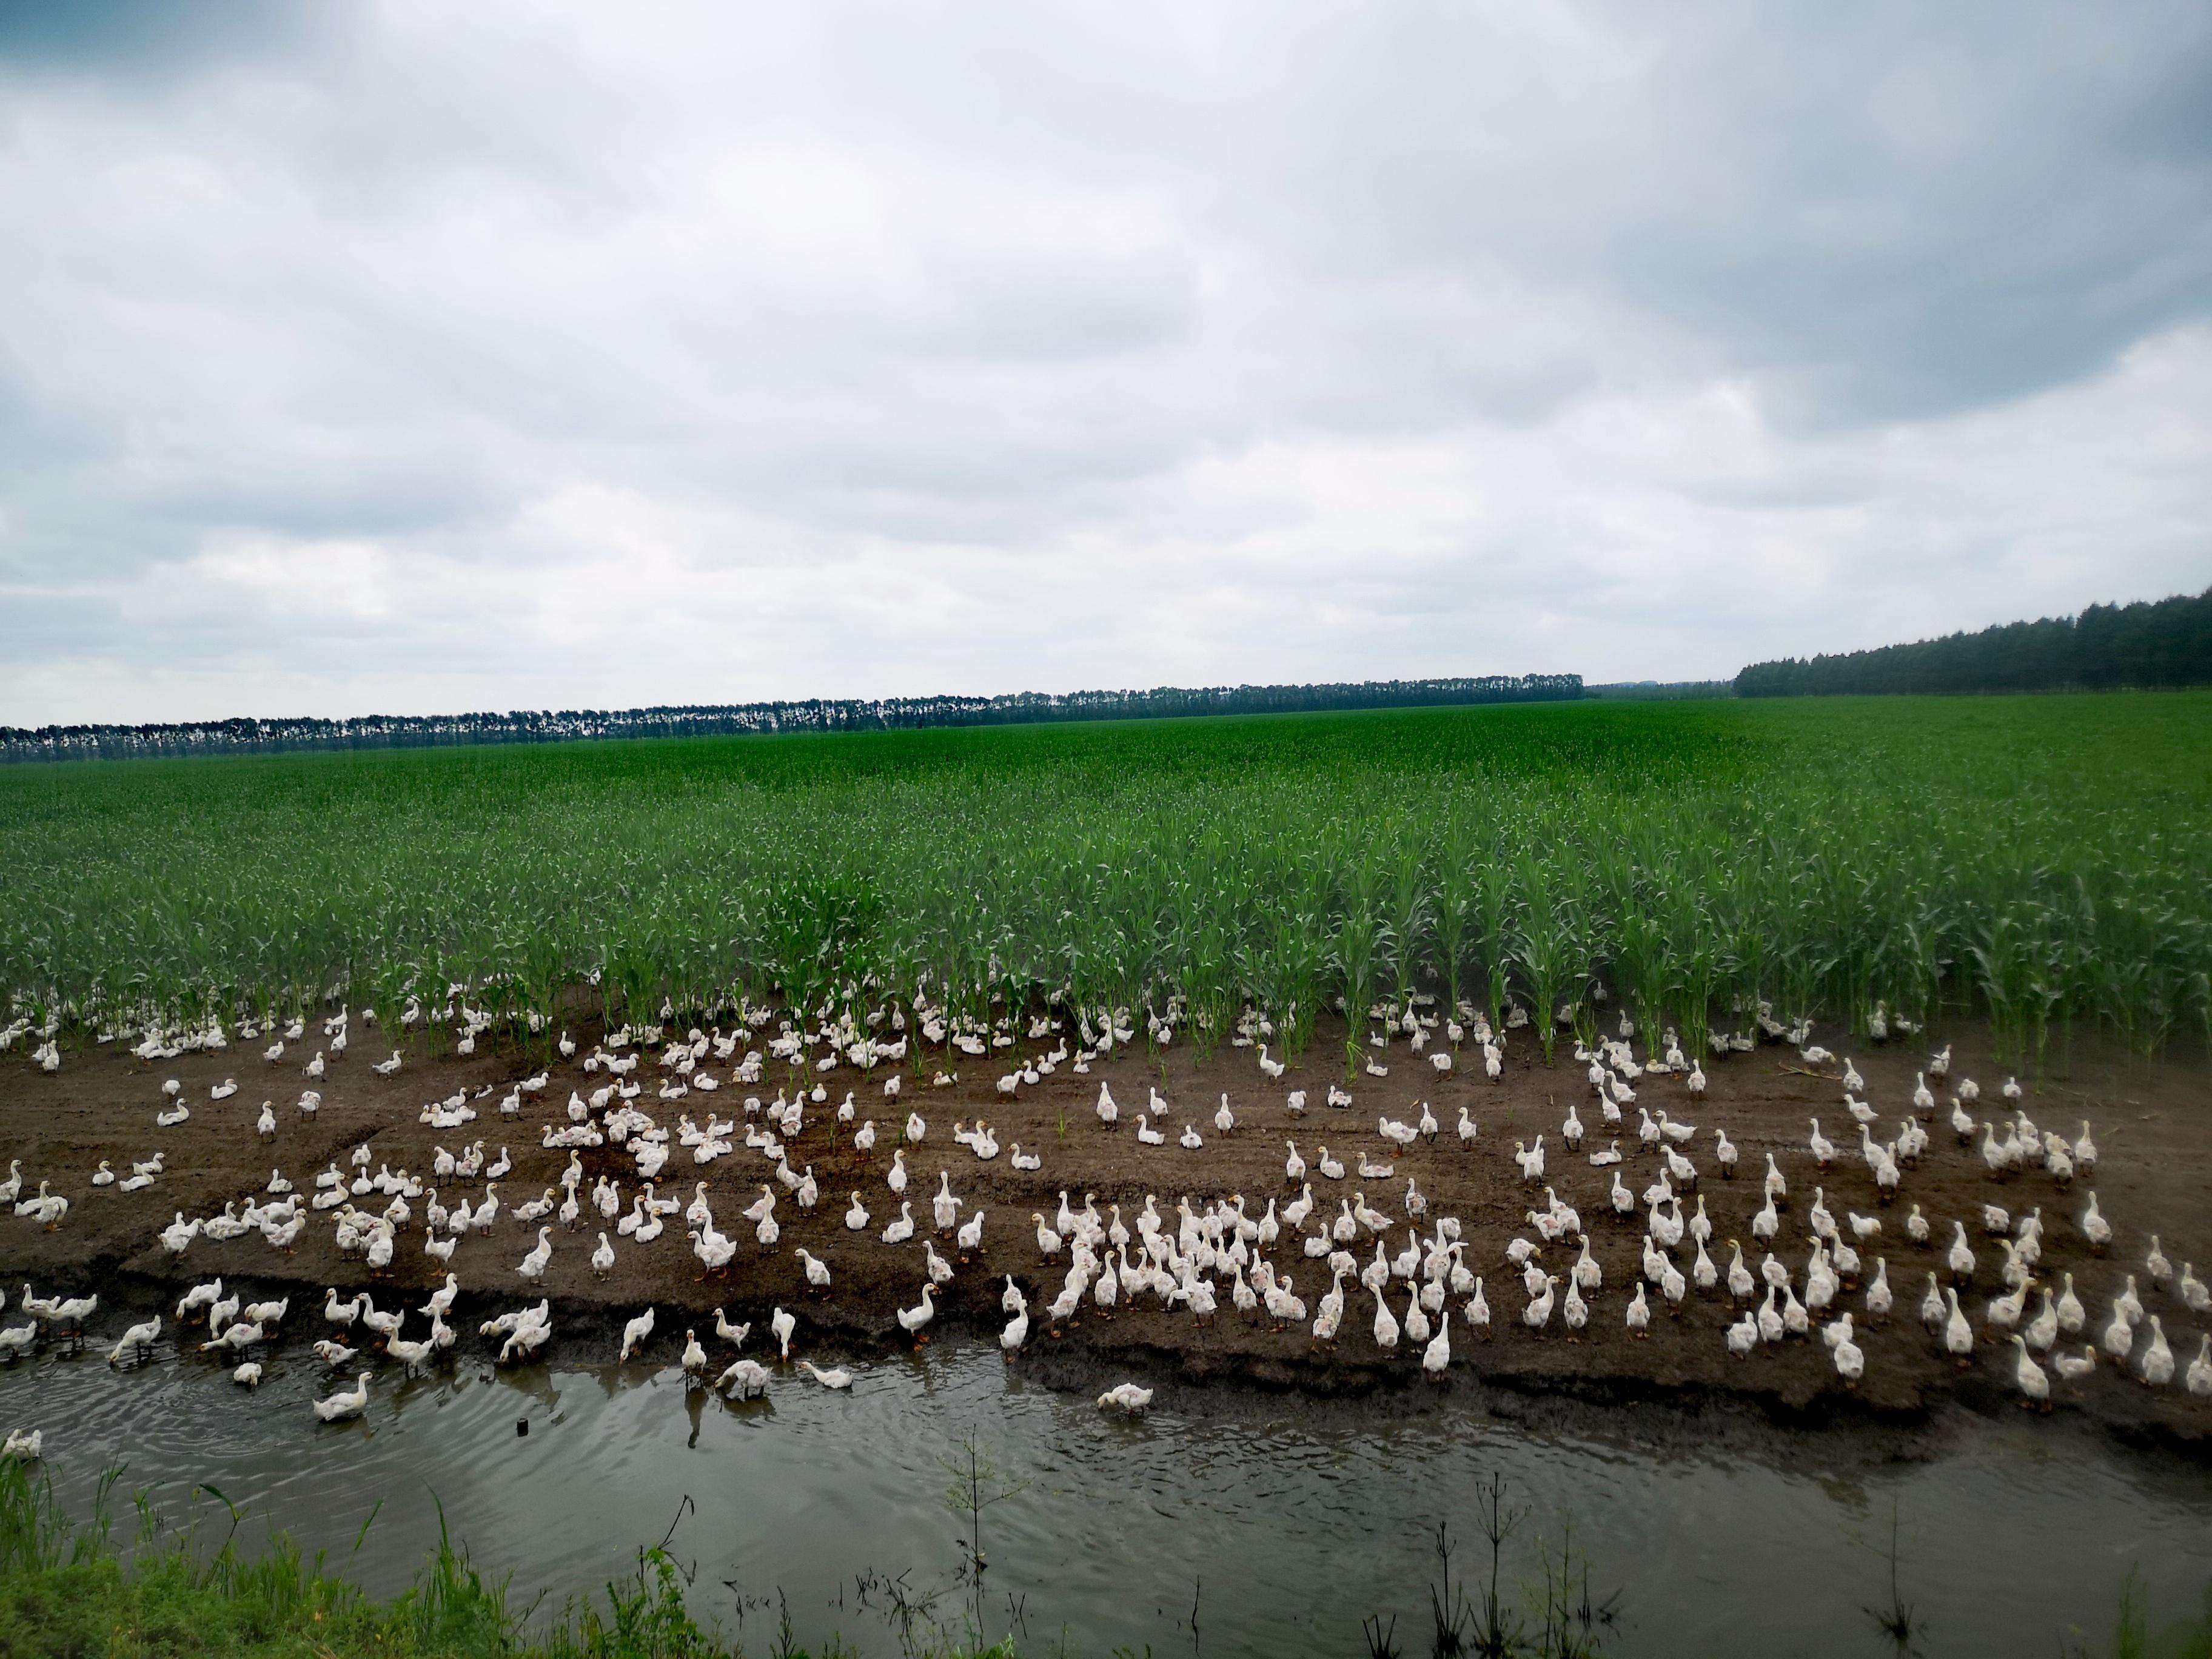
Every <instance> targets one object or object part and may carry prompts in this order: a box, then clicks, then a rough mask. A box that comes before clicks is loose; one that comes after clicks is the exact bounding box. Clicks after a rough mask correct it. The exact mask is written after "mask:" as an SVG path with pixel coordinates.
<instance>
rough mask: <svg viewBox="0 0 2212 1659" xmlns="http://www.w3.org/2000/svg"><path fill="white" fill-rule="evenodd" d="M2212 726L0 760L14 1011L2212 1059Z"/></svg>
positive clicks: (2069, 721)
mask: <svg viewBox="0 0 2212 1659" xmlns="http://www.w3.org/2000/svg"><path fill="white" fill-rule="evenodd" d="M2208 808H2212V694H2205V693H2196V692H2185V693H2172V694H2117V695H2109V696H2047V697H2010V698H1944V699H1911V698H1869V699H1819V700H1810V699H1808V700H1804V701H1795V700H1784V701H1776V702H1744V701H1714V702H1583V703H1578V704H1552V705H1541V704H1540V705H1528V706H1505V707H1489V708H1468V709H1426V710H1418V711H1409V712H1402V713H1392V712H1383V713H1359V714H1318V715H1285V716H1258V717H1247V718H1235V719H1222V720H1175V721H1158V722H1115V723H1108V724H1099V725H1088V726H1084V725H1061V726H1034V727H1011V728H994V729H982V730H958V731H949V730H941V731H927V732H888V733H866V734H852V735H843V736H831V737H784V738H696V739H666V740H641V741H630V742H608V743H600V744H561V745H546V746H532V747H523V746H501V747H488V748H480V749H458V750H454V749H444V750H386V751H374V752H368V753H358V754H311V755H298V756H283V757H234V758H210V759H204V760H191V761H137V762H120V763H69V764H52V765H35V766H16V767H9V768H0V984H4V986H5V987H6V988H8V989H9V990H11V991H13V992H14V993H15V994H16V995H17V996H18V997H19V998H21V999H22V1000H25V1002H26V1003H27V1005H28V1006H33V1007H35V1008H36V1009H39V1010H40V1011H45V1010H47V1009H50V1008H56V1007H58V1008H59V1009H61V1010H63V1011H64V1012H74V1013H79V1014H94V1013H99V1012H102V1011H106V1013H107V1014H108V1015H109V1017H113V1015H114V1014H115V1012H117V1011H129V1010H135V1009H137V1008H139V1007H141V1006H152V1007H157V1008H160V1009H162V1010H167V1011H182V1010H184V1009H186V1008H207V1007H213V1008H218V1009H221V1010H222V1011H225V1012H234V1011H235V1010H236V1009H237V1008H238V1007H240V1006H242V1005H245V1006H256V1007H266V1006H285V1007H301V1006H316V1005H319V1003H320V1002H321V1000H323V998H324V997H325V994H327V993H328V992H330V991H331V989H332V988H334V987H343V991H344V993H345V994H347V995H349V997H350V998H351V999H352V1000H355V1001H356V1002H357V1003H358V1002H369V1001H374V1002H377V1003H379V1004H380V1005H384V1006H393V1005H395V1004H396V1003H397V1001H398V1000H399V999H400V998H401V996H402V995H403V994H404V989H405V987H409V986H410V985H414V986H419V987H423V988H425V989H430V990H435V989H440V988H442V987H443V985H444V984H446V983H447V982H448V981H462V982H465V983H468V984H471V985H473V986H477V987H481V995H482V997H483V1000H488V1001H490V1002H492V1003H493V1004H494V1005H495V1006H502V1007H504V1008H505V1009H506V1010H507V1012H517V1011H520V1010H521V1009H524V1008H527V1007H540V1008H544V1007H550V1006H553V1004H554V1002H555V1000H556V998H557V997H558V996H559V995H560V994H562V992H563V990H564V988H565V989H568V990H569V991H570V992H571V993H572V994H573V989H574V987H576V986H578V985H580V984H581V983H583V982H585V981H586V976H587V975H591V974H592V973H593V972H594V971H595V970H596V971H597V972H598V974H599V982H598V984H597V986H596V987H595V988H594V989H593V990H592V992H591V993H590V994H592V995H593V996H596V997H601V998H604V999H605V1000H606V1001H607V1002H608V1003H609V1005H610V1007H611V1011H613V1012H617V1013H619V1012H621V1011H623V1009H625V1008H626V1007H628V1006H652V1007H656V1008H657V1006H658V1005H659V1000H660V999H661V998H662V996H664V995H672V996H673V997H674V998H675V999H676V1000H678V1002H679V1003H683V1004H687V1005H689V1006H714V1005H715V1004H716V1003H718V1002H719V1001H720V1000H721V999H722V998H723V997H724V996H725V995H726V994H727V993H728V992H729V991H730V990H731V989H732V987H745V988H749V989H750V990H752V991H754V992H756V993H759V994H765V993H766V992H768V991H769V989H770V987H782V989H783V990H784V991H785V992H786V993H787V994H789V995H791V996H793V997H794V998H797V999H804V1000H810V1001H811V1000H815V999H817V997H818V996H819V995H820V994H823V993H824V992H825V991H828V990H830V989H831V988H833V987H838V986H841V985H844V984H848V983H852V982H856V981H860V980H862V979H863V978H864V977H865V976H866V975H874V976H875V978H876V981H877V983H878V986H879V987H880V988H881V989H882V990H884V991H885V992H890V993H896V994H911V993H912V992H913V991H914V990H915V987H917V986H918V985H920V984H921V983H922V982H923V981H924V980H925V976H926V978H927V983H928V985H929V987H931V990H932V992H933V994H934V995H936V996H938V997H940V998H944V997H950V998H951V999H952V1000H956V1001H957V1002H961V1003H963V1004H966V1005H968V1006H974V1007H981V1006H983V1005H984V1004H985V1003H986V1002H987V1000H988V999H989V998H990V996H991V995H993V994H994V993H995V994H1001V995H1006V996H1009V997H1012V998H1013V999H1016V1000H1030V999H1033V998H1035V997H1036V996H1038V995H1039V994H1049V993H1050V992H1053V991H1055V990H1066V992H1068V993H1069V994H1072V995H1073V997H1074V998H1075V999H1076V1000H1078V1001H1079V1002H1080V1003H1081V1004H1083V1005H1084V1006H1097V1004H1099V1003H1102V1002H1107V1003H1113V1004H1117V1005H1128V1006H1139V1007H1141V1006H1143V1005H1144V1003H1145V1002H1146V1001H1147V1000H1150V1001H1152V1003H1153V1004H1154V1005H1155V1006H1164V1002H1165V1000H1166V998H1167V997H1168V996H1169V995H1170V994H1177V993H1179V994H1182V996H1184V997H1185V998H1186V999H1187V1000H1188V1004H1189V1005H1190V1006H1191V1007H1192V1008H1194V1010H1196V1011H1199V1012H1205V1013H1206V1014H1208V1015H1210V1016H1212V1017H1214V1018H1215V1024H1216V1029H1217V1030H1218V1025H1219V1023H1220V1020H1221V1019H1223V1018H1226V1017H1227V1016H1228V1015H1230V1014H1231V1013H1233V1012H1234V1010H1235V1008H1236V1007H1237V1006H1239V1005H1241V1003H1242V1002H1243V1001H1244V1000H1251V1001H1253V1002H1255V1003H1257V1004H1258V1005H1260V1006H1263V1007H1265V1008H1267V1009H1268V1010H1270V1011H1271V1012H1273V1013H1274V1014H1275V1015H1276V1016H1277V1017H1278V1018H1288V1017H1290V1016H1291V1010H1292V1008H1293V1006H1295V1009H1296V1015H1295V1024H1297V1027H1298V1028H1299V1030H1298V1035H1299V1036H1304V1034H1305V1033H1306V1032H1307V1031H1308V1030H1310V1023H1311V1021H1312V1018H1313V1017H1314V1015H1315V1013H1316V1011H1317V1010H1318V1008H1319V1007H1320V1006H1321V1004H1322V1001H1323V1000H1324V999H1325V998H1328V997H1332V996H1334V995H1337V994H1344V995H1346V996H1347V997H1348V998H1349V999H1350V1000H1352V1002H1353V1003H1354V1004H1355V1005H1360V1004H1364V1002H1365V1001H1366V1000H1369V999H1370V997H1373V996H1381V995H1387V994H1395V993H1396V992H1399V991H1401V990H1403V989H1404V988H1407V987H1409V986H1412V985H1414V984H1419V985H1421V986H1424V987H1436V988H1441V989H1444V990H1447V991H1449V992H1450V993H1451V994H1454V995H1455V996H1461V995H1464V996H1472V997H1475V998H1478V999H1482V1000H1489V1001H1491V1002H1492V1005H1493V1006H1495V1005H1496V1004H1497V1002H1498V1000H1500V999H1502V998H1503V997H1504V996H1506V995H1509V994H1510V995H1518V996H1524V997H1525V996H1531V995H1534V994H1537V993H1539V992H1541V994H1543V996H1544V997H1545V999H1546V1000H1553V999H1554V998H1562V999H1570V1000H1571V999H1576V998H1578V997H1581V996H1583V994H1585V993H1586V992H1587V991H1588V989H1589V987H1590V986H1591V984H1592V983H1593V982H1594V981H1595V982H1600V983H1603V984H1605V985H1607V986H1609V987H1612V988H1613V990H1614V991H1615V992H1617V993H1618V994H1619V996H1620V999H1621V1000H1625V1001H1627V1002H1629V1003H1631V1004H1632V1005H1633V1006H1637V1007H1638V1009H1639V1010H1640V1011H1641V1012H1643V1013H1644V1015H1645V1016H1646V1017H1647V1018H1655V1019H1656V1018H1665V1019H1668V1020H1673V1021H1675V1022H1678V1023H1680V1024H1681V1025H1682V1026H1683V1027H1684V1030H1685V1035H1686V1036H1690V1037H1691V1038H1692V1040H1694V1039H1695V1037H1696V1036H1697V1035H1699V1033H1701V1032H1702V1030H1703V1029H1704V1026H1705V1022H1706V1020H1707V1019H1708V1018H1709V1017H1711V1018H1727V1017H1728V1016H1727V1011H1728V1010H1729V1009H1730V1008H1731V1007H1732V1006H1735V1004H1736V1002H1737V1001H1738V1000H1740V999H1743V998H1752V997H1760V998H1765V999H1767V1000H1771V1002H1772V1003H1773V1004H1774V1005H1775V1006H1776V1007H1777V1008H1778V1010H1779V1011H1780V1012H1783V1013H1784V1015H1785V1016H1788V1017H1794V1016H1796V1015H1798V1014H1802V1013H1821V1014H1826V1015H1829V1016H1835V1017H1844V1018H1851V1019H1853V1020H1855V1021H1856V1020H1858V1019H1862V1018H1863V1017H1864V1014H1865V1012H1867V1010H1868V1009H1869V1007H1870V1006H1871V1005H1872V1004H1873V1003H1874V1002H1875V1000H1877V999H1881V1000H1886V1001H1887V1002H1888V1003H1889V1004H1890V1005H1891V1006H1893V1007H1897V1008H1902V1009H1905V1010H1907V1011H1911V1012H1918V1013H1925V1012H1928V1011H1929V1010H1930V1009H1932V1008H1935V1007H1936V1006H1939V1005H1945V1004H1948V1005H1950V1006H1971V1007H1972V1008H1975V1009H1977V1010H1979V1011H1981V1012H1985V1013H1987V1014H1988V1015H1990V1017H1992V1018H1994V1019H1995V1020H1996V1023H1997V1025H1998V1028H1999V1030H2000V1032H2001V1034H2002V1035H2003V1036H2004V1037H2005V1038H2006V1040H2007V1041H2008V1042H2009V1043H2011V1044H2012V1045H2013V1046H2015V1048H2017V1049H2018V1050H2020V1051H2021V1052H2022V1053H2023V1054H2026V1053H2030V1052H2032V1051H2035V1050H2037V1049H2038V1048H2039V1047H2040V1045H2041V1044H2043V1043H2044V1042H2047V1041H2048V1040H2049V1039H2050V1038H2051V1036H2052V1035H2053V1034H2054V1033H2056V1032H2063V1031H2066V1030H2070V1029H2071V1028H2072V1027H2073V1026H2074V1025H2075V1024H2081V1023H2089V1024H2095V1025H2098V1026H2100V1027H2102V1028H2104V1029H2106V1030H2109V1031H2111V1032H2112V1033H2113V1034H2115V1035H2117V1036H2119V1037H2121V1038H2122V1039H2124V1041H2126V1042H2129V1043H2130V1044H2131V1045H2133V1046H2135V1047H2136V1048H2138V1049H2141V1050H2142V1051H2143V1052H2146V1053H2148V1052H2155V1051H2156V1050H2157V1049H2158V1048H2160V1046H2161V1045H2162V1044H2164V1043H2165V1042H2166V1041H2167V1040H2168V1039H2169V1038H2170V1037H2171V1036H2172V1035H2173V1034H2175V1033H2176V1032H2177V1031H2183V1030H2196V1031H2199V1032H2202V1031H2204V1030H2206V1029H2207V1027H2208V1024H2212V983H2208V979H2207V969H2208V965H2212V933H2208V927H2209V926H2212V816H2209V815H2208V810H2207V809H2208Z"/></svg>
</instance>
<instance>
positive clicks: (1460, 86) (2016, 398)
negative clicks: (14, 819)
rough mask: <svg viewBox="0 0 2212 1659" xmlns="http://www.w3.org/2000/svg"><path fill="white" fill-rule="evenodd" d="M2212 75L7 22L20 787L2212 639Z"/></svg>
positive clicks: (1702, 47)
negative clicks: (383, 724)
mask: <svg viewBox="0 0 2212 1659" xmlns="http://www.w3.org/2000/svg"><path fill="white" fill-rule="evenodd" d="M2208 71H2212V20H2208V18H2207V16H2206V15H2205V14H2204V12H2203V9H2201V8H2197V7H2189V6H2184V5H2157V4H2142V5H2132V6H2122V7H2118V8H2112V9H2103V10H2100V11H2099V12H2097V13H2095V14H2089V13H2084V12H2081V11H2080V10H2079V9H2075V8H2067V7H2063V6H2056V5H2053V6H2016V5H2008V6H2002V7H1998V6H1987V7H1975V6H1966V7H1956V8H1948V9H1945V10H1944V11H1942V13H1940V14H1929V13H1928V12H1926V11H1925V10H1924V9H1910V8H1904V7H1885V6H1874V7H1868V8H1855V9H1850V10H1849V11H1846V12H1840V13H1831V14H1789V15H1783V14H1777V13H1775V12H1773V11H1772V10H1771V9H1766V8H1758V7H1749V6H1745V7H1738V8H1722V9H1706V10H1704V11H1701V12H1699V13H1696V14H1694V15H1685V14H1680V13H1668V14H1660V13H1654V12H1651V11H1650V10H1648V9H1642V8H1632V7H1626V6H1619V7H1615V6H1591V5H1582V6H1569V5H1556V6H1547V7H1533V8H1514V9H1500V10H1495V11H1470V10H1467V9H1461V8H1456V7H1447V6H1443V5H1434V6H1416V7H1406V8H1398V9H1386V10H1383V11H1379V12H1374V11H1359V10H1357V9H1353V10H1346V9H1325V8H1305V7H1296V6H1293V7H1283V6H1264V7H1261V6H1255V7H1250V8H1244V9H1235V8H1231V9H1212V10H1207V11H1203V12H1192V11H1190V10H1189V9H1182V8H1175V7H1165V6H1162V7H1153V8H1144V7H1139V8H1136V9H1130V8H1111V9H1109V8H1097V9H1086V8H1059V9H1050V10H1048V11H1038V10H1036V9H1028V8H1022V7H1017V6H1011V5H1008V6H1002V7H995V8H994V7H978V8H963V9H958V10H956V11H952V12H927V11H917V10H915V9H911V8H908V7H902V6H891V5H868V4H854V5H848V6H829V7H822V8H805V9H790V8H757V9H752V8H737V7H731V8H721V7H688V6H667V7H661V6H653V5H641V6H638V7H629V8H623V9H620V10H619V11H615V12H609V11H599V10H593V9H576V10H574V11H568V12H558V11H553V10H549V9H544V8H539V7H535V6H531V7H520V6H517V7H512V8H501V7H496V6H483V7H471V8H465V9H456V8H451V7H440V6H432V5H427V4H389V5H383V6H378V7H374V8H370V7H367V6H363V7H362V8H359V9H351V10H343V11H341V10H338V9H325V8H304V9H303V8H293V7H289V6H280V5H276V4H273V3H271V4H264V5H259V6H254V7H247V8H240V9H224V8H173V7H162V6H154V5H143V6H141V5H131V4H124V3H120V0H104V3H100V4H97V5H91V6H85V7H78V8H73V9H71V8H51V9H49V8H7V9H0V224H5V225H7V226H8V227H9V245H10V254H9V258H7V259H5V260H0V720H18V721H21V720H46V719H72V718H95V717H128V718H155V717H183V716H197V715H204V714H228V713H234V712H245V711H248V710H266V711H270V712H278V711H288V710H296V711H300V712H318V713H323V712H336V713H343V712H354V711H357V710H358V709H360V708H367V707H374V708H383V709H394V710H410V711H421V710H428V709H435V708H448V707H459V706H468V707H483V706H500V707H504V706H510V705H536V704H545V703H553V704H562V705H574V704H578V703H601V704H605V703H612V702H659V701H677V700H709V699H720V698H732V697H747V696H769V695H799V694H808V693H815V692H823V693H829V694H860V693H883V692H891V691H904V692H926V691H933V690H1006V689H1012V688H1014V687H1038V688H1051V687H1064V686H1069V685H1073V684H1152V683H1158V682H1161V681H1170V680H1172V681H1182V682H1190V681H1201V680H1202V681H1214V680H1220V679H1231V680H1236V679H1250V680H1260V679H1303V678H1355V677H1359V676H1363V675H1370V674H1378V675H1379V674H1395V673H1443V672H1456V671H1488V670H1493V669H1525V668H1551V667H1559V668H1569V669H1577V670H1579V671H1583V673H1585V674H1587V675H1589V676H1590V677H1591V678H1599V679H1603V678H1643V677H1656V678H1685V677H1690V676H1694V675H1704V674H1709V673H1725V672H1729V671H1733V670H1734V669H1735V667H1736V666H1737V665H1738V664H1739V663H1740V661H1741V660H1742V659H1744V658H1745V657H1747V656H1749V655H1759V654H1767V653H1772V652H1777V651H1784V650H1787V651H1801V650H1810V649H1819V648H1838V647H1848V646H1851V645H1857V644H1868V643H1876V642H1880V641H1885V640H1887V639H1890V638H1893V637H1899V636H1900V635H1914V634H1918V633H1925V632H1929V631H1936V630H1940V629H1947V628H1950V627H1954V626H1968V625H1976V624H1978V623H1984V622H1987V621H1993V620H2001V619H2003V618H2005V617H2010V616H2013V615H2015V614H2020V613H2021V612H2033V611H2050V610H2063V609H2069V608H2072V607H2074V606H2076V605H2080V604H2081V603H2084V602H2087V601H2088V600H2092V599H2102V598H2114V597H2128V596H2133V595H2136V594H2140V593H2154V592H2166V591H2170V590H2172V589H2174V588H2179V587H2186V586H2202V584H2203V580H2204V573H2205V569H2206V567H2207V564H2208V560H2207V558H2206V552H2205V546H2204V540H2203V530H2202V526H2203V524H2204V523H2205V522H2206V517H2207V508H2208V507H2212V483H2207V482H2206V480H2207V479H2208V478H2212V465H2207V463H2208V461H2212V454H2208V453H2207V452H2208V450H2212V391H2208V382H2212V326H2209V325H2208V313H2209V312H2212V129H2208V127H2207V125H2206V124H2204V123H2203V121H2202V120H2201V118H2199V117H2198V115H2197V101H2198V98H2199V94H2201V88H2203V86H2204V85H2205V84H2206V83H2207V82H2208V80H2212V74H2208ZM671 638H672V641H673V648H671Z"/></svg>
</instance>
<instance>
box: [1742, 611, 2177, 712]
mask: <svg viewBox="0 0 2212 1659" xmlns="http://www.w3.org/2000/svg"><path fill="white" fill-rule="evenodd" d="M2177 685H2212V588H2207V589H2206V590H2205V591H2204V592H2202V593H2199V594H2196V595H2194V596H2191V595H2189V594H2179V595H2176V596H2175V597H2174V598H2172V599H2158V600H2145V601H2142V602H2140V603H2138V604H2135V605H2091V606H2090V607H2089V608H2088V609H2087V610H2086V611H2083V612H2082V613H2081V615H2080V616H2078V617H2044V618H2043V619H2042V620H2041V621H2039V622H2016V623H2004V624H2003V625H2002V626H2001V627H1996V628H1984V629H1982V630H1981V632H1979V633H1978V634H1947V635H1944V636H1943V637H1942V639H1939V640H1923V641H1920V642H1919V643H1917V644H1916V645H1886V646H1883V647H1881V648H1880V649H1878V650H1874V651H1852V652H1847V653H1844V654H1842V655H1840V656H1833V657H1814V658H1813V659H1811V660H1810V661H1807V660H1806V659H1802V658H1796V659H1784V660H1783V661H1780V662H1760V663H1753V665H1751V666H1750V667H1748V668H1747V669H1745V670H1744V671H1742V672H1741V673H1740V674H1738V675H1737V676H1736V677H1735V690H1736V695H1737V696H1744V697H1797V696H1838V695H1855V694H1862V693H1868V692H1912V693H1923V694H1924V693H1931V692H1964V691H2063V690H2117V689H2119V688H2121V687H2153V686H2177Z"/></svg>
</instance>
